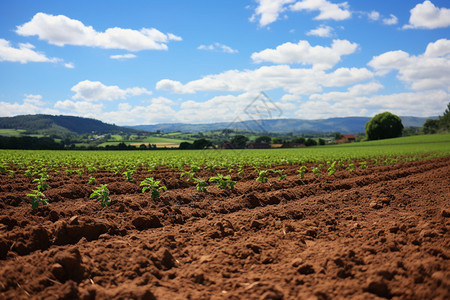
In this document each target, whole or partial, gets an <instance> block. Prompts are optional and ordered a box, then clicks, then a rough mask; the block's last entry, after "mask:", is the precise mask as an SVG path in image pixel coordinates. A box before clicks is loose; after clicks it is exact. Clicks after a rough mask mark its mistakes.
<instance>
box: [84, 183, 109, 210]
mask: <svg viewBox="0 0 450 300" xmlns="http://www.w3.org/2000/svg"><path fill="white" fill-rule="evenodd" d="M89 198H91V199H95V202H100V205H101V206H102V207H105V206H108V205H111V199H110V198H109V190H108V187H107V185H106V184H102V185H101V186H99V187H97V188H96V189H95V190H93V191H92V193H91V195H90V196H89Z"/></svg>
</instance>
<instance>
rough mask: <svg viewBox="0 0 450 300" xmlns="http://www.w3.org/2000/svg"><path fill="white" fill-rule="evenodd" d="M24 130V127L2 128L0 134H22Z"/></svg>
mask: <svg viewBox="0 0 450 300" xmlns="http://www.w3.org/2000/svg"><path fill="white" fill-rule="evenodd" d="M23 132H25V130H23V129H0V135H4V136H20V135H21V134H22V133H23Z"/></svg>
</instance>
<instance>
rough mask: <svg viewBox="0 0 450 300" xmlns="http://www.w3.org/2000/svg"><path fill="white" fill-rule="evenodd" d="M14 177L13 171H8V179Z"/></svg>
mask: <svg viewBox="0 0 450 300" xmlns="http://www.w3.org/2000/svg"><path fill="white" fill-rule="evenodd" d="M15 176H16V172H14V171H13V170H8V177H10V178H14V177H15Z"/></svg>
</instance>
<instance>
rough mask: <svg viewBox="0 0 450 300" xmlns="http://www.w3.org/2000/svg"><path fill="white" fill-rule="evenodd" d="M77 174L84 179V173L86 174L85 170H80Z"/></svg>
mask: <svg viewBox="0 0 450 300" xmlns="http://www.w3.org/2000/svg"><path fill="white" fill-rule="evenodd" d="M75 172H76V173H77V174H78V176H80V177H82V176H83V173H84V170H83V169H78V170H76V171H75Z"/></svg>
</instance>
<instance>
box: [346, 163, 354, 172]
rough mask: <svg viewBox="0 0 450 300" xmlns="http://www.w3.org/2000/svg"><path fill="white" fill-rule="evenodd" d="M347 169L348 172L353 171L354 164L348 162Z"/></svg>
mask: <svg viewBox="0 0 450 300" xmlns="http://www.w3.org/2000/svg"><path fill="white" fill-rule="evenodd" d="M347 170H348V171H349V172H353V171H355V164H353V163H349V164H348V167H347Z"/></svg>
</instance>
